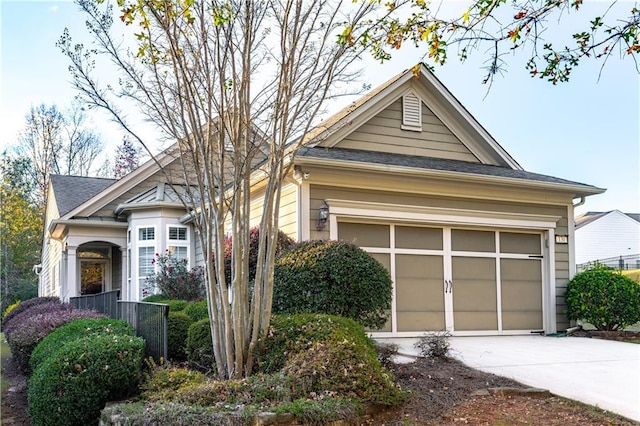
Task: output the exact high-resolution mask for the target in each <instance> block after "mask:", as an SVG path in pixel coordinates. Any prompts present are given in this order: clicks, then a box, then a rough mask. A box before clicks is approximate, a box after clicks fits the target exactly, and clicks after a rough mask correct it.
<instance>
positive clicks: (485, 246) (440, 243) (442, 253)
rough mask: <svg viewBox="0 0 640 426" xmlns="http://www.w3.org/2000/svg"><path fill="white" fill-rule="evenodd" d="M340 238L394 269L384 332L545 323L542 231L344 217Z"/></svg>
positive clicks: (511, 328) (533, 327)
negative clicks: (365, 221) (391, 306)
mask: <svg viewBox="0 0 640 426" xmlns="http://www.w3.org/2000/svg"><path fill="white" fill-rule="evenodd" d="M338 238H339V239H341V240H345V241H351V242H354V243H355V244H356V245H358V246H360V247H362V248H363V249H364V250H366V251H368V252H370V253H371V254H372V255H373V256H374V257H375V258H377V259H378V260H379V261H381V263H383V265H385V267H387V269H388V270H389V271H390V273H391V276H392V278H393V281H394V301H393V308H392V312H391V315H390V320H389V322H388V323H387V325H386V327H385V329H384V330H382V331H391V332H398V333H406V332H410V333H419V332H424V331H439V330H445V329H446V330H449V331H454V332H460V333H461V334H464V333H466V334H473V333H476V332H481V333H489V334H491V333H493V332H495V333H501V332H512V333H519V332H522V333H529V332H531V331H540V330H542V328H543V324H542V323H543V320H542V318H543V312H542V276H543V275H542V236H541V234H540V233H531V232H517V231H511V230H475V229H463V228H455V227H432V226H417V225H415V226H414V225H404V224H377V223H355V222H339V223H338Z"/></svg>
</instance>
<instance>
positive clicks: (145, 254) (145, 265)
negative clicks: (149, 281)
mask: <svg viewBox="0 0 640 426" xmlns="http://www.w3.org/2000/svg"><path fill="white" fill-rule="evenodd" d="M154 255H155V249H154V247H138V276H139V277H140V278H143V277H148V276H149V275H152V274H153V272H154V267H153V257H154Z"/></svg>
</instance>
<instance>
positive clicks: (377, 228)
mask: <svg viewBox="0 0 640 426" xmlns="http://www.w3.org/2000/svg"><path fill="white" fill-rule="evenodd" d="M338 239H340V240H343V241H347V242H349V243H353V244H355V245H357V246H358V247H385V248H386V247H389V225H376V224H370V223H348V222H343V223H340V226H338Z"/></svg>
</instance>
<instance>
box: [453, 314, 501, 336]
mask: <svg viewBox="0 0 640 426" xmlns="http://www.w3.org/2000/svg"><path fill="white" fill-rule="evenodd" d="M453 327H454V330H455V331H477V330H497V329H498V315H497V313H496V312H476V311H471V312H469V311H458V310H457V309H456V311H455V314H454V319H453Z"/></svg>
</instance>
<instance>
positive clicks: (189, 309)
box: [182, 300, 209, 322]
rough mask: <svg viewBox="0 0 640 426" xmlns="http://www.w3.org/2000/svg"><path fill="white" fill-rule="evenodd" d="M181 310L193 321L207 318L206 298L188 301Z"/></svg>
mask: <svg viewBox="0 0 640 426" xmlns="http://www.w3.org/2000/svg"><path fill="white" fill-rule="evenodd" d="M182 312H184V313H185V314H186V315H187V316H189V318H191V319H192V320H193V322H197V321H200V320H203V319H207V318H209V308H208V307H207V301H206V300H200V301H199V302H189V303H188V304H187V306H186V307H185V308H184V309H183V310H182Z"/></svg>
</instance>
